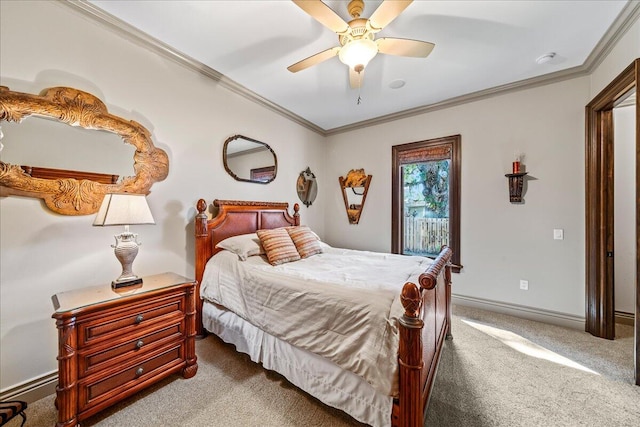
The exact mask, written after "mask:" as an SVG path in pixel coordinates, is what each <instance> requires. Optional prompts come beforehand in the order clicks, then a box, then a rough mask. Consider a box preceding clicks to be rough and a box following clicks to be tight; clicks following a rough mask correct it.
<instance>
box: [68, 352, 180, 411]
mask: <svg viewBox="0 0 640 427" xmlns="http://www.w3.org/2000/svg"><path fill="white" fill-rule="evenodd" d="M183 350H184V349H183V346H182V345H181V344H178V345H173V346H169V347H166V348H163V349H161V350H159V351H156V352H153V354H149V355H147V357H145V358H143V359H141V360H142V361H141V362H140V363H139V364H135V365H132V366H129V367H128V368H125V369H124V370H112V373H111V374H110V375H108V376H106V377H105V378H102V379H100V380H98V381H96V380H95V379H93V378H92V377H91V376H90V377H87V378H86V379H85V380H81V381H78V412H83V411H86V410H87V409H90V408H91V407H93V406H95V405H99V404H101V403H103V402H105V401H107V400H110V399H113V398H114V397H116V398H117V399H120V398H119V397H118V395H119V394H120V393H123V392H128V393H127V394H131V393H133V392H135V391H137V389H139V388H143V387H145V386H147V385H148V384H145V383H146V382H148V381H151V382H155V381H157V380H159V379H160V378H162V377H164V376H166V375H162V376H161V374H167V375H168V374H169V373H171V372H175V369H173V370H172V371H170V370H171V368H176V367H181V366H182V365H183V364H184V360H185V359H184V351H183Z"/></svg>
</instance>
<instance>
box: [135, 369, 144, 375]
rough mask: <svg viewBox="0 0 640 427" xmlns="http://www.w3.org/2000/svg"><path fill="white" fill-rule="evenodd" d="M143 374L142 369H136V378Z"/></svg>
mask: <svg viewBox="0 0 640 427" xmlns="http://www.w3.org/2000/svg"><path fill="white" fill-rule="evenodd" d="M143 372H144V369H142V367H140V368H138V369H136V376H137V377H139V376H140V375H142V373H143Z"/></svg>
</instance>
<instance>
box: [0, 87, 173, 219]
mask: <svg viewBox="0 0 640 427" xmlns="http://www.w3.org/2000/svg"><path fill="white" fill-rule="evenodd" d="M29 117H39V118H45V119H52V120H55V121H58V122H60V123H62V124H63V125H64V126H72V127H73V128H68V129H71V130H72V131H73V130H75V132H79V130H80V129H82V128H84V129H86V130H89V131H88V132H81V133H84V135H82V136H81V139H80V140H79V141H76V142H75V143H72V144H71V145H70V146H67V148H62V147H64V143H63V142H62V141H59V139H66V138H67V137H66V136H60V135H59V134H54V133H53V132H50V131H48V130H45V131H43V130H42V128H40V126H39V125H38V124H36V127H35V128H36V131H35V132H36V133H35V134H32V136H28V135H29V132H30V131H27V132H26V133H24V134H25V135H27V136H26V137H27V138H34V139H37V140H36V141H35V142H36V145H37V146H38V148H39V147H42V146H44V145H45V144H46V146H47V150H40V151H43V152H45V154H47V153H48V154H49V155H51V157H57V158H58V159H59V160H60V161H61V163H60V164H61V166H57V165H58V164H56V165H55V167H51V165H47V166H46V167H41V166H42V165H39V164H37V163H38V161H39V160H38V157H37V156H36V155H34V157H28V158H26V157H25V158H19V157H16V158H14V159H12V160H11V161H12V162H17V163H8V162H7V161H5V158H4V156H3V161H0V196H11V195H15V196H26V197H37V198H41V199H43V200H44V203H45V205H46V206H47V207H48V208H49V209H51V210H52V211H54V212H57V213H59V214H63V215H89V214H93V213H96V212H97V211H98V208H99V207H100V204H101V203H102V199H103V198H104V195H105V194H107V193H137V194H147V193H149V190H150V189H151V186H152V185H153V184H154V183H155V182H157V181H162V180H163V179H165V178H166V177H167V175H168V173H169V158H168V156H167V153H166V152H165V151H164V150H161V149H159V148H157V147H155V146H154V144H153V141H152V140H151V133H150V132H149V131H148V130H147V129H146V128H145V127H144V126H142V125H141V124H140V123H138V122H135V121H133V120H125V119H123V118H121V117H118V116H114V115H112V114H110V113H109V111H108V110H107V107H106V105H105V104H104V103H103V102H102V101H101V100H100V99H98V98H96V97H95V96H93V95H91V94H90V93H87V92H83V91H81V90H78V89H73V88H69V87H53V88H49V89H45V90H43V91H42V92H41V93H40V95H32V94H28V93H22V92H14V91H11V90H9V88H8V87H6V86H0V123H2V122H3V121H6V122H16V123H20V125H19V126H24V124H23V122H24V120H25V119H27V118H29ZM29 121H31V119H29ZM32 124H33V123H32ZM5 129H6V130H7V131H6V132H4V145H5V150H7V154H8V153H9V152H10V151H11V149H12V148H14V147H11V148H10V145H13V143H14V141H13V139H12V138H13V132H12V130H11V129H10V126H5ZM29 129H32V128H29ZM37 129H40V130H37ZM95 131H103V132H95ZM56 135H57V136H56ZM114 136H115V137H114ZM103 137H107V138H106V139H104V138H103ZM103 139H104V141H103ZM123 141H124V142H125V143H128V144H131V146H132V147H130V149H129V150H126V149H125V150H124V152H123V151H119V150H118V148H119V146H120V145H121V144H122V142H123ZM31 142H33V141H31ZM93 142H95V143H96V145H93ZM103 143H106V146H105V147H104V149H106V150H107V151H111V150H113V152H114V153H118V154H115V157H122V156H126V155H127V154H128V155H129V156H133V163H131V157H129V164H130V165H131V164H132V165H133V166H132V167H126V166H125V167H122V165H121V164H118V165H115V164H114V165H110V166H107V167H106V168H105V169H104V170H100V169H101V168H98V167H95V168H94V166H96V165H97V164H101V165H102V166H106V163H107V162H108V161H109V159H110V158H111V157H113V156H111V155H107V154H105V153H102V154H101V153H100V152H99V151H98V152H97V154H96V153H95V152H93V150H94V149H96V148H97V146H98V145H103ZM73 144H76V145H73ZM78 144H81V145H86V147H84V146H83V147H82V149H80V148H79V146H78ZM108 146H112V147H111V148H108ZM68 147H71V148H68ZM73 147H75V148H73ZM87 148H88V151H87ZM67 149H68V151H69V152H67V153H65V152H60V150H67ZM55 150H58V151H57V152H56V151H55ZM16 151H17V154H19V153H20V151H19V150H16ZM31 151H33V150H31ZM85 151H87V152H89V151H91V152H92V155H91V156H88V157H87V156H86V153H85ZM52 153H53V154H52ZM32 154H37V153H32ZM94 154H95V156H94ZM112 154H113V153H112ZM64 157H74V159H64ZM89 157H90V159H89ZM7 158H9V156H8V157H7ZM32 159H33V160H34V161H35V162H36V164H33V163H32V162H31V160H32ZM83 159H87V160H88V161H87V162H84V161H83ZM67 160H80V163H67ZM25 162H28V163H30V164H25ZM118 163H119V162H118ZM112 167H113V168H112ZM92 169H93V170H92ZM131 173H133V174H134V175H131Z"/></svg>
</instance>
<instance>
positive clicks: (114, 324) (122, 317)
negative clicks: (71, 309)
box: [78, 293, 185, 348]
mask: <svg viewBox="0 0 640 427" xmlns="http://www.w3.org/2000/svg"><path fill="white" fill-rule="evenodd" d="M184 312H185V298H184V294H183V293H175V294H169V295H165V296H163V297H160V298H155V299H153V300H148V301H144V302H140V303H137V304H130V305H124V306H123V307H122V308H121V309H119V310H114V311H113V312H111V313H110V314H109V315H107V316H105V315H104V314H102V315H97V316H95V317H94V318H91V319H88V320H87V321H86V322H79V323H78V333H79V335H78V340H79V342H78V346H79V347H80V348H83V347H85V346H87V345H89V344H93V343H97V342H99V341H102V340H104V339H113V338H114V337H113V335H117V336H122V335H129V336H130V334H133V333H135V330H136V329H144V328H145V327H149V326H152V325H154V324H157V322H159V321H169V320H168V319H170V318H172V317H174V316H176V317H184V314H185V313H184Z"/></svg>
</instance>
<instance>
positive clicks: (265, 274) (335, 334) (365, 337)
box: [200, 245, 432, 395]
mask: <svg viewBox="0 0 640 427" xmlns="http://www.w3.org/2000/svg"><path fill="white" fill-rule="evenodd" d="M431 262H432V261H431V260H430V259H428V258H423V257H412V256H403V255H392V254H383V253H376V252H366V251H355V250H348V249H337V248H332V247H329V246H327V245H325V246H324V253H322V254H318V255H314V256H312V257H309V258H306V259H303V260H300V261H296V262H291V263H287V264H282V265H279V266H272V265H270V264H269V263H268V262H267V261H266V259H265V258H264V257H263V256H253V257H250V258H248V259H247V260H246V261H239V260H238V257H237V256H236V255H235V254H233V253H232V252H229V251H221V252H219V253H218V254H216V255H215V256H213V257H212V258H211V259H210V260H209V262H208V263H207V267H206V269H205V273H204V277H203V280H202V284H201V288H200V293H201V296H202V298H205V299H207V300H209V301H211V302H214V303H218V304H221V305H223V306H225V307H226V308H228V309H229V310H232V311H233V312H235V313H236V314H238V315H239V316H241V317H243V318H244V319H246V320H247V321H249V322H251V323H252V324H254V325H255V326H257V327H259V328H261V329H262V330H264V331H266V332H268V333H270V334H272V335H274V336H276V337H278V338H281V339H283V340H285V341H287V342H289V343H290V344H293V345H295V346H297V347H300V348H304V349H306V350H308V351H311V352H313V353H316V354H318V355H320V356H322V357H324V358H326V359H328V360H331V361H332V362H333V363H335V364H337V365H338V366H340V367H341V368H343V369H346V370H349V371H351V372H353V373H355V374H356V375H359V376H360V377H362V378H363V379H364V380H365V381H367V382H368V383H370V384H371V385H372V386H373V387H374V388H375V389H376V390H378V391H380V392H382V393H386V394H388V395H395V394H396V392H397V349H398V328H397V319H398V317H399V316H401V315H402V312H403V308H402V305H401V304H400V301H399V294H400V291H401V289H402V286H403V285H404V284H405V283H406V282H407V281H412V282H414V283H417V280H418V276H419V275H420V274H421V273H422V272H424V271H425V270H426V268H427V267H428V266H429V264H430V263H431Z"/></svg>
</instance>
